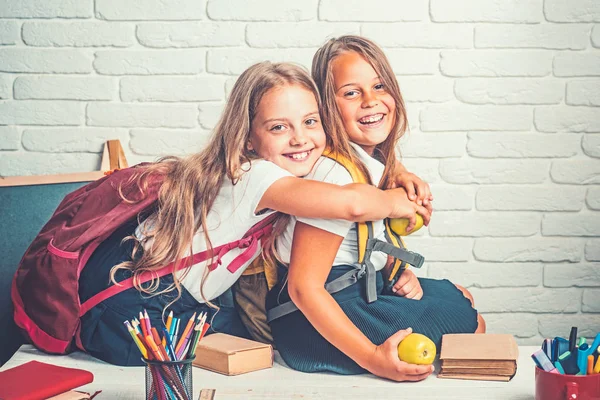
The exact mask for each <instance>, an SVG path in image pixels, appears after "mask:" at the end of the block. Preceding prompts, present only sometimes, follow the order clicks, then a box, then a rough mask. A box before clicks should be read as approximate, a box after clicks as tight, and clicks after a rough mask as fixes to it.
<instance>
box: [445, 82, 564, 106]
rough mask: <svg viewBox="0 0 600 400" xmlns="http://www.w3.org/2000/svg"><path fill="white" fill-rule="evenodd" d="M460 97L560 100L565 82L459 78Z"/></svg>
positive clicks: (473, 99) (505, 100) (496, 101)
mask: <svg viewBox="0 0 600 400" xmlns="http://www.w3.org/2000/svg"><path fill="white" fill-rule="evenodd" d="M454 92H455V93H456V98H457V99H458V100H460V101H462V102H465V103H471V104H558V103H560V102H561V101H562V99H563V94H564V92H565V85H564V83H562V82H560V81H557V80H556V81H555V80H548V79H515V78H508V79H504V78H499V79H489V78H469V79H457V80H456V83H455V84H454Z"/></svg>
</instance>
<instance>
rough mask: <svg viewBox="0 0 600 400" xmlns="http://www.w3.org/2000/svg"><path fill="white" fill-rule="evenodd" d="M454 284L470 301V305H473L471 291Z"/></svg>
mask: <svg viewBox="0 0 600 400" xmlns="http://www.w3.org/2000/svg"><path fill="white" fill-rule="evenodd" d="M454 286H456V288H457V289H458V290H460V291H461V292H462V294H463V296H465V297H466V298H467V299H469V301H470V302H471V306H474V305H475V301H474V300H473V295H472V294H471V292H469V291H468V290H467V289H466V288H464V287H463V286H460V285H456V284H455V285H454Z"/></svg>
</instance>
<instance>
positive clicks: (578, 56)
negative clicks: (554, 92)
mask: <svg viewBox="0 0 600 400" xmlns="http://www.w3.org/2000/svg"><path fill="white" fill-rule="evenodd" d="M553 68H554V75H556V76H600V54H595V53H578V52H574V51H568V52H567V51H566V52H562V53H558V54H556V56H555V57H554V63H553Z"/></svg>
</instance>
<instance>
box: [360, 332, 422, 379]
mask: <svg viewBox="0 0 600 400" xmlns="http://www.w3.org/2000/svg"><path fill="white" fill-rule="evenodd" d="M411 333H412V329H411V328H408V329H404V330H401V331H398V332H396V333H394V334H393V335H392V336H390V337H389V338H388V339H387V340H386V341H385V342H383V343H382V344H380V345H379V346H377V347H376V348H375V352H374V353H373V354H372V356H371V357H370V359H369V362H368V364H367V365H363V366H364V367H365V368H366V369H367V370H369V372H371V373H373V374H375V375H377V376H381V377H383V378H387V379H391V380H394V381H398V382H401V381H420V380H423V379H425V378H427V377H428V376H429V375H431V373H432V372H433V366H432V365H416V364H409V363H407V362H405V361H402V360H400V358H398V346H399V344H400V343H402V340H403V339H404V338H405V337H407V336H408V335H410V334H411Z"/></svg>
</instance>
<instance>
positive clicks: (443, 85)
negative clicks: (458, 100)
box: [397, 76, 454, 103]
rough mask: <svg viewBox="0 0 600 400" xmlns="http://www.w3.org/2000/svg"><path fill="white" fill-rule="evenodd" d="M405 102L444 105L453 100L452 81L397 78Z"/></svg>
mask: <svg viewBox="0 0 600 400" xmlns="http://www.w3.org/2000/svg"><path fill="white" fill-rule="evenodd" d="M397 79H398V83H399V84H400V90H401V92H402V97H403V98H404V100H405V101H409V102H420V101H426V102H430V103H444V102H446V101H451V100H453V99H454V92H453V85H452V80H451V79H448V78H443V77H441V78H437V77H429V76H427V77H425V76H398V77H397Z"/></svg>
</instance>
